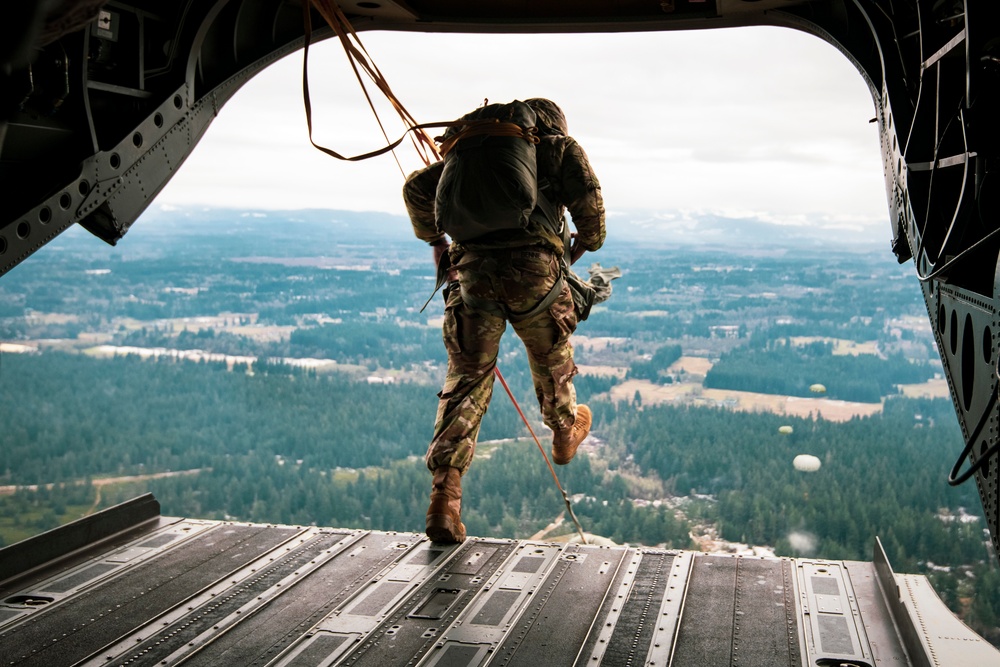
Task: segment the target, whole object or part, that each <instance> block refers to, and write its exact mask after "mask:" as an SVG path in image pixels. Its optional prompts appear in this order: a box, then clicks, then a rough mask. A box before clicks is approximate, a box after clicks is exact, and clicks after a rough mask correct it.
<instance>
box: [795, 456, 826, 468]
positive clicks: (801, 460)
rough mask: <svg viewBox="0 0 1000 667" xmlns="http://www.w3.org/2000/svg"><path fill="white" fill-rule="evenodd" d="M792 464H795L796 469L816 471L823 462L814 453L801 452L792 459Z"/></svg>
mask: <svg viewBox="0 0 1000 667" xmlns="http://www.w3.org/2000/svg"><path fill="white" fill-rule="evenodd" d="M792 465H793V466H795V469H796V470H801V471H802V472H816V471H817V470H819V467H820V465H821V464H820V461H819V459H818V458H816V457H815V456H813V455H812V454H799V455H798V456H796V457H795V458H794V459H792Z"/></svg>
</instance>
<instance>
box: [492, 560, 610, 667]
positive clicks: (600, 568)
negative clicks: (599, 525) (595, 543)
mask: <svg viewBox="0 0 1000 667" xmlns="http://www.w3.org/2000/svg"><path fill="white" fill-rule="evenodd" d="M627 555H628V551H627V550H626V549H615V550H610V549H608V548H607V547H590V546H575V545H574V546H572V547H570V548H568V549H567V552H566V553H564V554H563V555H562V556H561V557H560V558H559V560H558V562H557V563H555V564H554V567H553V568H552V570H551V572H550V574H549V576H548V578H547V579H546V580H545V583H544V584H543V585H542V586H541V588H540V590H538V591H537V592H536V593H535V595H534V596H533V599H532V602H531V606H530V607H529V608H528V609H527V610H525V612H524V614H522V616H521V618H520V620H519V622H518V623H517V625H516V626H515V627H512V628H511V630H510V632H509V633H508V634H507V638H506V640H505V641H504V643H503V644H502V645H501V646H500V648H498V649H497V651H496V652H495V656H494V658H493V660H492V661H491V662H490V664H491V665H493V664H496V665H499V666H502V667H515V666H516V667H534V666H535V665H546V666H552V667H555V666H556V665H572V664H573V663H574V662H575V661H576V659H577V657H578V654H579V652H580V650H581V647H583V646H584V644H585V643H586V641H587V637H588V636H589V635H590V634H591V633H595V634H596V632H597V628H596V620H595V619H596V618H597V615H598V612H599V610H600V608H601V605H602V604H603V602H604V601H605V599H606V597H607V595H608V594H609V592H610V591H611V590H612V585H613V583H614V580H615V576H616V575H617V574H618V568H619V566H620V565H621V563H622V561H623V559H624V558H625V557H626V556H627Z"/></svg>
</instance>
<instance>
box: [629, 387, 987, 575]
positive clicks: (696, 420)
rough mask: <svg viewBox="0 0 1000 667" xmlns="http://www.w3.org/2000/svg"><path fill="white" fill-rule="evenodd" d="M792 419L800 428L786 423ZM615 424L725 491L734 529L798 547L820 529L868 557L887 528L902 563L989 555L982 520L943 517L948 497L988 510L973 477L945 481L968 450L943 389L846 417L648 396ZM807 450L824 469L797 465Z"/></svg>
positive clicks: (670, 483)
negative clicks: (660, 401) (680, 403)
mask: <svg viewBox="0 0 1000 667" xmlns="http://www.w3.org/2000/svg"><path fill="white" fill-rule="evenodd" d="M915 414H919V415H920V419H916V418H915V416H914V415H915ZM783 425H790V426H792V427H793V429H794V430H793V433H792V434H791V435H784V434H782V433H780V432H779V431H778V429H779V427H780V426H783ZM613 428H614V430H615V431H616V437H618V438H620V439H621V440H622V441H623V442H624V443H625V447H624V450H623V453H624V455H625V456H626V457H631V460H632V461H634V463H635V465H637V466H638V467H639V468H640V469H642V470H646V471H650V472H655V473H656V474H658V475H659V476H660V477H661V478H662V479H663V480H664V481H665V483H666V485H667V487H668V488H669V489H671V490H673V491H674V492H675V493H677V494H680V495H686V494H691V493H699V494H711V495H713V496H715V497H717V499H718V503H717V505H716V509H717V512H718V515H717V516H718V520H719V523H720V528H721V532H722V535H723V537H725V538H726V539H729V540H733V541H738V542H750V543H753V544H771V545H776V546H777V547H778V551H779V552H780V553H783V554H794V553H796V548H795V546H794V544H795V543H796V541H795V540H794V538H792V539H790V536H791V535H793V534H795V533H799V534H803V535H812V536H813V537H814V538H815V543H814V549H813V551H812V552H811V553H814V554H817V555H822V556H823V557H827V558H838V559H856V560H870V559H871V554H872V545H873V540H874V538H875V536H876V535H878V536H880V537H881V538H882V542H883V544H884V545H885V547H886V550H887V552H888V554H889V557H890V559H891V560H892V562H893V564H894V565H896V566H897V567H898V569H899V570H900V571H916V570H917V569H918V566H919V565H920V564H921V563H923V562H925V561H932V562H934V563H937V564H939V565H959V564H963V563H970V562H974V561H977V560H982V559H985V558H986V555H987V554H986V548H985V546H984V539H985V538H984V535H983V528H984V527H985V525H984V523H983V522H982V521H981V520H980V521H979V522H977V523H974V524H962V523H961V522H958V521H951V522H946V521H942V520H939V519H937V518H935V515H936V514H937V513H938V511H939V510H941V509H943V508H944V509H947V510H951V511H957V509H958V508H959V507H965V508H967V510H968V511H969V512H970V513H973V514H979V513H981V509H980V503H979V498H978V497H977V495H976V489H975V487H974V486H972V485H971V484H969V485H966V486H962V487H958V488H953V487H950V486H948V485H947V484H946V483H945V478H946V476H947V473H948V470H949V469H950V468H951V464H952V463H953V462H954V459H955V457H957V456H958V454H959V452H961V450H962V440H961V434H960V432H959V429H958V426H957V424H956V422H955V418H954V414H953V412H952V407H951V404H950V403H949V402H947V401H945V400H938V401H928V400H924V401H916V400H903V399H894V400H890V401H888V403H887V405H886V408H885V411H884V413H883V414H881V415H876V416H873V417H869V418H864V419H853V420H851V421H849V422H846V423H843V424H838V423H833V422H827V421H822V420H820V421H815V422H814V421H811V420H808V419H798V418H789V417H782V416H778V415H768V414H742V413H738V412H728V411H725V410H719V409H709V408H693V407H690V408H689V407H672V406H656V407H649V406H647V407H644V408H643V410H642V411H641V412H640V413H637V414H629V413H627V412H621V413H619V414H618V416H617V418H616V421H615V423H614V424H613ZM799 454H810V455H813V456H816V457H817V458H819V459H820V461H821V464H822V465H821V468H820V469H819V471H817V472H815V473H805V472H801V471H799V470H796V469H795V468H794V467H793V466H792V460H793V459H794V457H795V456H797V455H799ZM799 551H800V552H801V551H802V549H801V548H800V549H799Z"/></svg>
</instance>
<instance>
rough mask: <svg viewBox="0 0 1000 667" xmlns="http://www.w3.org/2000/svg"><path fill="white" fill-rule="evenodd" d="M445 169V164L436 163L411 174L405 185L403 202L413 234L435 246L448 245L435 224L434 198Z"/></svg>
mask: <svg viewBox="0 0 1000 667" xmlns="http://www.w3.org/2000/svg"><path fill="white" fill-rule="evenodd" d="M443 168H444V163H443V162H435V163H434V164H432V165H431V166H429V167H424V168H423V169H420V170H418V171H415V172H413V173H412V174H410V175H409V176H408V177H407V178H406V183H404V184H403V202H404V203H405V204H406V212H407V213H408V214H409V216H410V223H411V224H412V225H413V233H414V234H415V235H416V237H417V238H418V239H420V240H421V241H426V242H427V243H430V244H431V245H433V246H439V245H445V246H447V244H448V239H447V238H446V237H445V235H444V234H443V233H441V232H439V231H438V229H437V225H436V224H435V222H434V198H435V197H436V195H437V184H438V181H439V180H440V179H441V170H442V169H443Z"/></svg>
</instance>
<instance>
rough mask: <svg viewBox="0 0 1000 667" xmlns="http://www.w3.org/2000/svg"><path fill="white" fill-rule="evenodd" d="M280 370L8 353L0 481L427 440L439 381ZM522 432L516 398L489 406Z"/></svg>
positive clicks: (358, 457)
mask: <svg viewBox="0 0 1000 667" xmlns="http://www.w3.org/2000/svg"><path fill="white" fill-rule="evenodd" d="M272 371H277V372H267V373H257V374H255V375H253V376H250V375H247V374H245V373H239V372H237V373H233V372H228V371H227V370H226V367H225V364H222V363H209V364H204V363H202V364H199V363H193V362H173V361H170V360H166V359H163V360H161V361H159V362H157V361H144V360H140V359H138V358H131V357H123V358H116V359H109V360H96V359H91V358H88V357H85V356H78V355H66V354H59V353H46V354H43V355H4V357H3V364H2V369H0V401H2V404H3V405H6V406H9V411H8V413H7V414H8V418H7V420H6V423H5V425H4V428H3V429H2V430H0V484H34V483H46V482H60V481H69V480H77V479H82V478H84V477H86V476H94V475H100V474H111V475H128V474H140V473H146V472H151V471H162V470H181V469H190V468H200V467H205V466H208V465H211V464H212V461H213V460H214V458H215V456H216V455H222V456H225V455H241V454H245V453H247V452H250V451H256V452H259V453H261V454H264V455H266V456H269V457H272V458H273V457H274V456H282V457H284V458H287V459H289V460H292V461H295V460H298V459H302V460H303V461H304V462H305V465H306V466H308V467H314V468H333V467H336V466H350V467H364V466H370V465H387V464H388V463H389V462H391V461H394V460H397V459H400V458H404V457H406V456H410V455H414V454H419V455H422V454H423V453H424V452H425V451H426V448H427V443H428V441H429V440H430V437H431V433H432V429H433V425H434V414H435V411H436V409H437V397H436V396H435V392H436V391H437V387H429V386H426V385H422V386H421V385H414V384H408V383H397V384H372V385H370V384H368V383H366V382H364V381H361V382H359V381H355V380H351V379H349V378H347V377H345V376H342V375H340V374H337V373H333V374H330V375H325V376H321V377H315V376H313V375H311V374H309V373H306V372H301V371H294V370H293V369H289V368H280V369H272ZM290 373H294V374H293V375H289V374H290ZM529 396H530V394H529ZM525 407H526V409H527V410H529V414H532V415H533V414H534V412H533V411H532V408H531V406H530V404H526V406H525ZM533 410H535V411H536V410H537V407H535V408H534V409H533ZM523 434H525V429H524V426H523V424H521V422H520V419H519V417H518V416H517V413H516V412H515V411H514V410H512V409H491V410H490V411H489V412H488V413H487V415H486V418H485V419H484V420H483V429H482V435H481V437H482V438H483V439H494V438H503V437H512V436H519V435H523Z"/></svg>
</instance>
